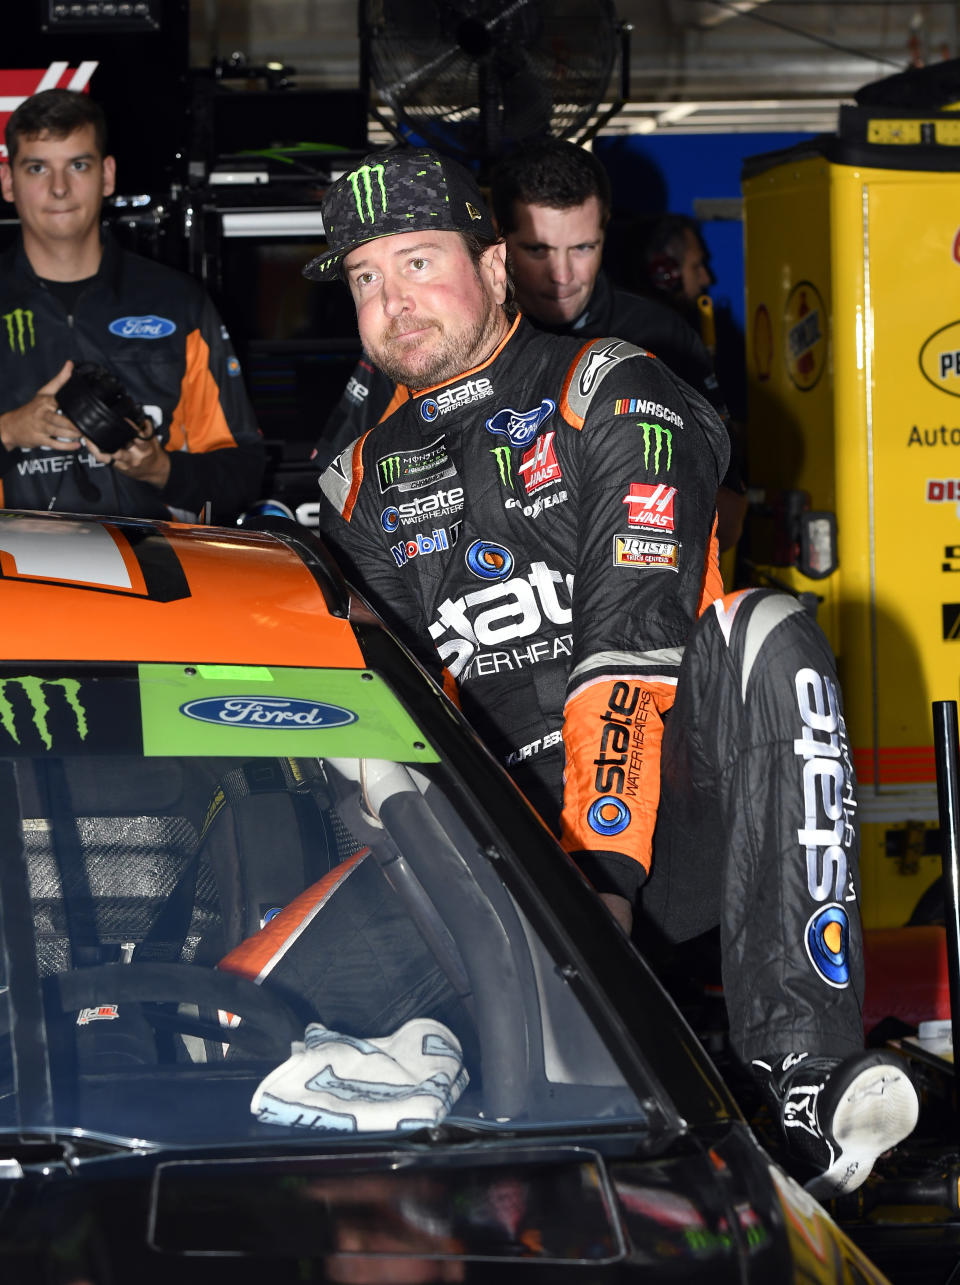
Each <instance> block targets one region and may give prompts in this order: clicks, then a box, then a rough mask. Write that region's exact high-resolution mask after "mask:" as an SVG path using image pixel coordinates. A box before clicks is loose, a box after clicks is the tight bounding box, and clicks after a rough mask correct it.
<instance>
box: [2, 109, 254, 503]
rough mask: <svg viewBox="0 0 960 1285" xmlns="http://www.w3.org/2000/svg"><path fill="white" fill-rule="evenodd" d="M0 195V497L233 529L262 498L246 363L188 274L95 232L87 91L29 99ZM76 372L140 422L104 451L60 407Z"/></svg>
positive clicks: (106, 167) (99, 127)
mask: <svg viewBox="0 0 960 1285" xmlns="http://www.w3.org/2000/svg"><path fill="white" fill-rule="evenodd" d="M6 142H7V150H8V161H7V163H5V164H2V165H0V187H2V191H3V196H4V198H5V199H6V200H8V201H12V202H13V203H14V204H15V206H16V210H17V214H18V216H19V219H20V230H21V235H20V238H19V240H18V242H17V243H16V244H14V245H13V246H11V247H10V249H9V250H7V251H6V252H5V253H4V255H3V257H2V258H0V318H2V327H0V375H2V380H0V504H2V505H4V506H6V507H7V508H23V509H54V508H55V509H60V510H65V511H67V512H75V513H76V512H80V513H91V512H92V513H116V514H121V515H126V516H130V517H159V518H169V517H171V516H177V517H194V516H196V515H197V514H198V513H199V512H200V511H201V510H202V509H203V508H204V506H205V505H206V504H207V503H208V502H209V504H210V505H211V508H212V515H213V517H214V519H215V520H216V521H221V522H224V521H232V520H233V519H234V518H235V517H236V516H237V515H238V514H240V513H241V512H242V511H243V510H244V509H245V508H246V506H247V505H248V504H249V503H250V502H251V501H252V500H254V499H256V498H257V496H258V495H259V490H260V481H261V477H262V474H263V467H264V447H263V441H262V439H261V436H260V430H259V428H258V427H257V423H256V420H255V418H254V414H253V409H252V407H251V405H250V402H249V400H248V398H247V395H246V391H245V389H244V386H243V377H242V375H241V372H240V363H239V362H238V361H237V358H236V355H235V354H234V352H233V348H232V346H231V344H230V339H229V336H228V335H227V331H226V329H225V328H224V326H223V324H222V322H221V321H220V318H219V317H218V315H217V313H216V311H215V309H214V306H213V303H212V302H211V300H210V299H209V297H208V296H207V294H206V292H205V291H204V290H203V288H202V287H201V286H200V285H199V284H198V283H197V282H196V281H194V280H193V279H192V278H191V277H188V276H186V275H185V274H184V273H181V272H176V271H174V270H173V269H172V268H169V267H167V266H166V265H165V264H161V263H157V262H154V261H153V260H152V259H146V258H143V257H142V256H140V255H135V254H131V253H129V252H128V251H126V250H122V249H121V248H120V247H119V246H118V245H117V244H116V243H115V241H114V240H113V238H112V237H111V236H110V234H109V233H106V232H102V231H101V226H100V218H101V207H102V204H103V200H104V197H106V196H109V195H110V194H111V193H112V192H113V190H114V183H115V175H116V165H115V161H114V158H113V157H112V156H110V155H108V154H107V152H106V122H105V120H104V115H103V112H102V110H101V109H100V107H99V105H98V104H97V103H95V102H94V101H93V100H92V99H91V98H89V97H88V96H87V95H86V94H81V93H76V92H73V91H71V90H66V89H50V90H44V91H42V92H41V93H38V94H34V95H33V96H32V97H30V98H27V99H25V100H24V102H23V103H21V105H20V106H19V107H18V108H17V110H16V111H15V112H14V113H13V115H12V116H11V117H10V119H9V121H8V122H7V127H6ZM78 363H93V364H94V365H96V366H99V367H102V368H103V369H105V370H106V371H107V372H108V374H109V375H112V376H113V377H114V378H115V379H117V380H119V383H120V384H121V385H122V387H123V388H124V389H125V390H126V392H127V394H128V395H129V397H130V398H132V400H133V402H134V403H136V404H137V406H138V407H140V408H142V410H143V413H144V420H143V422H142V423H141V424H140V425H139V426H138V435H137V436H136V437H134V438H133V440H132V441H131V442H130V444H129V445H128V446H126V447H124V448H123V449H121V450H118V451H116V452H110V453H105V452H103V451H100V450H98V449H97V446H96V444H95V443H93V442H91V441H90V440H89V439H83V440H82V439H81V433H80V431H79V430H78V429H77V427H76V425H74V424H73V423H72V422H71V421H70V420H69V419H68V418H66V416H64V415H60V414H58V406H57V400H56V395H57V393H58V392H59V390H60V389H61V388H62V387H63V385H64V384H65V383H66V381H67V380H68V379H69V378H70V376H71V374H72V373H73V371H74V368H75V366H76V365H77V364H78Z"/></svg>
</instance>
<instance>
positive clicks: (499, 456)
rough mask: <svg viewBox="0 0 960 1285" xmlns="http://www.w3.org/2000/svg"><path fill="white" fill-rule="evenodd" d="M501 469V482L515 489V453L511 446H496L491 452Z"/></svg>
mask: <svg viewBox="0 0 960 1285" xmlns="http://www.w3.org/2000/svg"><path fill="white" fill-rule="evenodd" d="M490 454H491V455H492V456H493V458H494V459H495V460H496V461H497V468H498V469H499V470H500V484H501V485H502V486H509V488H510V490H511V491H512V490H513V455H512V454H511V451H510V447H509V446H495V447H494V448H493V450H492V451H491V452H490Z"/></svg>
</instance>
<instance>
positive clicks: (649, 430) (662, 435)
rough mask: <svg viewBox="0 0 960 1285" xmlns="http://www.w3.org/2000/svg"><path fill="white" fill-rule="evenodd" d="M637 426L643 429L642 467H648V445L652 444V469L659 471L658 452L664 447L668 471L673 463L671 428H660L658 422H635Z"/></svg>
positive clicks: (655, 471)
mask: <svg viewBox="0 0 960 1285" xmlns="http://www.w3.org/2000/svg"><path fill="white" fill-rule="evenodd" d="M637 428H640V429H642V430H643V467H644V468H649V467H650V447H651V445H652V446H653V471H654V473H659V472H660V452H661V451H662V450H663V448H664V447H666V451H667V462H666V465H665V469H666V470H667V471H668V472H669V470H670V465H671V464H672V463H673V430H672V429H669V428H662V427H661V426H660V425H659V424H642V423H640V422H639V421H638V422H637Z"/></svg>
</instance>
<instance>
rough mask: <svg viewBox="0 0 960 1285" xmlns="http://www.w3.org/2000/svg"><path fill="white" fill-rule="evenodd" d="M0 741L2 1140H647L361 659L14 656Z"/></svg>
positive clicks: (459, 804)
mask: <svg viewBox="0 0 960 1285" xmlns="http://www.w3.org/2000/svg"><path fill="white" fill-rule="evenodd" d="M0 750H2V756H0V828H2V843H3V852H2V860H0V929H2V935H3V942H2V945H3V952H2V955H0V969H2V973H0V1130H3V1131H7V1132H14V1133H15V1132H22V1133H31V1134H34V1133H36V1132H37V1131H55V1132H60V1131H72V1132H74V1133H78V1132H79V1131H84V1132H85V1133H87V1134H92V1135H97V1136H100V1137H109V1138H113V1139H119V1140H128V1141H129V1140H139V1141H141V1142H143V1143H145V1144H149V1145H163V1146H173V1145H176V1146H194V1145H201V1144H202V1145H209V1144H212V1143H216V1144H223V1143H245V1144H250V1143H251V1142H260V1141H264V1142H269V1143H276V1142H278V1141H280V1142H283V1141H285V1140H288V1139H293V1138H300V1139H303V1138H312V1139H316V1138H317V1137H319V1136H322V1135H326V1136H334V1135H336V1136H342V1135H357V1134H389V1135H393V1136H396V1135H400V1134H404V1133H409V1132H410V1131H412V1130H414V1131H415V1130H422V1128H423V1127H425V1126H432V1125H441V1124H449V1125H461V1126H464V1127H469V1128H470V1129H489V1130H491V1131H493V1132H496V1131H498V1130H504V1129H509V1130H517V1129H521V1130H522V1129H536V1128H542V1127H544V1126H548V1127H550V1128H557V1127H563V1126H566V1125H569V1124H572V1123H573V1124H575V1123H576V1122H584V1121H589V1122H591V1123H594V1124H596V1123H601V1124H602V1123H603V1122H611V1123H613V1122H619V1123H620V1124H623V1123H635V1124H636V1125H637V1126H638V1127H640V1128H643V1129H646V1130H648V1131H649V1130H652V1129H654V1128H655V1127H660V1126H658V1125H656V1120H657V1119H658V1118H659V1117H658V1115H657V1112H656V1109H655V1108H654V1107H653V1106H652V1105H651V1103H652V1102H653V1101H654V1100H655V1098H656V1093H655V1091H654V1089H653V1088H652V1087H650V1088H647V1086H646V1084H645V1083H643V1082H640V1083H638V1072H637V1070H636V1068H635V1067H634V1068H632V1070H631V1071H630V1072H629V1074H625V1072H624V1070H623V1060H624V1059H623V1055H622V1053H620V1054H618V1053H617V1051H616V1050H615V1049H614V1050H612V1051H611V1049H609V1048H608V1047H607V1046H606V1045H605V1044H604V1042H603V1040H602V1039H601V1037H600V1035H599V1034H598V1033H597V1029H596V1027H595V1025H594V1023H593V1021H592V1019H591V1017H590V1015H589V1013H588V1011H587V1009H588V1007H589V1006H588V1005H587V1004H584V1003H581V1002H580V1000H579V999H578V998H577V997H576V995H575V994H574V993H573V990H572V988H571V987H570V986H569V985H568V984H567V980H566V978H565V977H564V975H563V969H562V968H559V967H558V960H557V959H556V957H555V955H556V945H555V944H554V945H553V946H552V947H551V946H549V945H548V944H545V942H544V940H543V939H542V935H541V934H540V933H538V931H537V930H536V929H535V927H534V926H533V923H532V920H534V919H536V915H531V914H525V913H524V912H523V910H522V909H521V907H520V905H519V904H518V901H517V899H516V898H515V896H514V895H512V894H511V892H509V891H508V888H507V885H506V884H505V882H504V881H503V879H502V878H501V874H500V869H501V868H502V867H503V866H504V864H505V863H504V861H503V860H502V856H503V853H504V852H505V851H507V850H508V849H509V845H510V837H509V817H510V807H511V806H515V807H523V806H524V805H523V804H522V803H520V802H519V800H512V799H508V800H507V802H506V804H504V805H503V806H502V807H501V808H500V809H499V810H498V814H497V820H496V823H494V822H493V821H492V820H491V818H490V809H489V807H485V806H484V801H483V800H480V799H478V797H477V795H476V793H475V792H474V790H473V789H472V787H471V785H470V782H469V781H468V780H466V779H465V777H464V775H463V773H462V771H459V770H458V768H457V766H456V764H454V763H451V762H450V761H449V757H450V756H449V755H447V754H445V755H444V756H442V757H441V755H440V754H439V753H438V751H437V750H436V749H435V748H434V742H433V740H431V737H430V736H429V735H428V734H427V733H425V731H424V730H423V727H422V725H421V722H420V721H419V720H418V721H414V719H413V718H412V717H411V714H410V712H409V711H408V709H407V708H406V707H405V705H404V704H403V703H402V702H401V700H400V699H399V698H398V697H397V695H396V694H395V692H394V690H393V689H392V688H391V686H390V684H389V683H388V682H387V681H386V680H385V679H384V678H383V677H382V676H381V675H380V674H377V673H375V672H372V671H370V670H343V669H329V670H324V669H293V668H268V667H263V666H211V665H181V666H177V665H169V664H154V665H150V664H142V665H130V666H122V665H115V666H112V667H109V668H107V667H103V666H91V665H78V666H74V667H72V668H69V669H68V668H66V667H64V666H58V667H56V668H53V667H44V666H42V665H36V666H32V667H31V668H30V669H29V672H27V671H25V669H24V667H22V666H20V667H9V666H7V667H5V669H4V670H3V671H0ZM528 909H529V907H528ZM551 952H553V953H551ZM628 1080H629V1084H628Z"/></svg>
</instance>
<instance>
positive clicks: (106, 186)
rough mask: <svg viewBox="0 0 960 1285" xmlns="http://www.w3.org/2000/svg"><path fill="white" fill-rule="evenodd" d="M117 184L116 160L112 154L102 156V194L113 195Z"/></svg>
mask: <svg viewBox="0 0 960 1285" xmlns="http://www.w3.org/2000/svg"><path fill="white" fill-rule="evenodd" d="M116 186H117V162H116V160H115V159H114V158H113V157H112V156H105V157H104V158H103V195H104V196H113V193H114V191H115V190H116Z"/></svg>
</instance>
